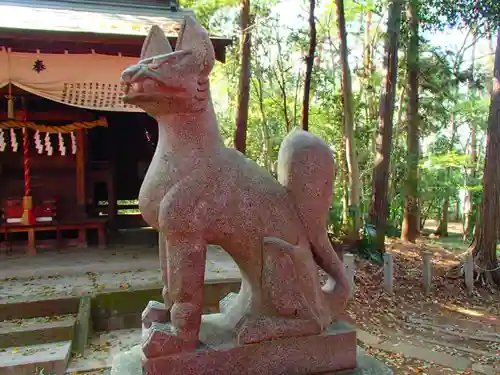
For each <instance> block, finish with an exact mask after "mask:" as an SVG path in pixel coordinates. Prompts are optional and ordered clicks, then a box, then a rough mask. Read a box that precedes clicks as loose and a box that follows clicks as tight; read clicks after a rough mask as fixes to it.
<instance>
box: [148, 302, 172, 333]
mask: <svg viewBox="0 0 500 375" xmlns="http://www.w3.org/2000/svg"><path fill="white" fill-rule="evenodd" d="M169 320H170V311H169V309H168V308H166V307H165V304H163V303H160V302H157V301H149V303H148V305H147V306H146V308H145V309H144V311H143V312H142V324H143V326H144V327H146V328H149V327H151V324H153V322H158V323H167V322H168V321H169Z"/></svg>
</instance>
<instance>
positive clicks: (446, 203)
mask: <svg viewBox="0 0 500 375" xmlns="http://www.w3.org/2000/svg"><path fill="white" fill-rule="evenodd" d="M456 74H458V69H457V71H456ZM458 84H459V83H458V81H457V82H456V85H457V86H456V90H455V97H456V96H457V95H458ZM454 105H455V104H454ZM455 119H456V116H455V108H454V109H453V112H452V114H451V125H450V132H451V139H450V144H449V146H448V151H449V152H451V151H453V147H454V145H455V134H456V124H455ZM450 177H451V168H450V167H447V168H446V179H447V180H449V179H450ZM447 190H448V189H446V191H445V197H444V200H443V205H442V206H441V217H440V219H439V225H438V227H437V229H436V231H435V232H434V234H436V235H438V236H440V237H448V209H449V207H450V194H449V191H447Z"/></svg>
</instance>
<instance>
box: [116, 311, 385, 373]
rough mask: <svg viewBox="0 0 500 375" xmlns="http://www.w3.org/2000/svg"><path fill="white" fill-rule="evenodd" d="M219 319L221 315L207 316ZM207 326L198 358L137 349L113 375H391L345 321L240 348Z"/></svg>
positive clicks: (121, 358)
mask: <svg viewBox="0 0 500 375" xmlns="http://www.w3.org/2000/svg"><path fill="white" fill-rule="evenodd" d="M217 315H221V314H210V315H209V316H210V318H215V317H216V316H217ZM204 317H205V318H206V317H207V316H204ZM204 321H205V324H202V327H201V332H200V340H201V342H202V345H201V346H200V347H199V348H198V350H197V351H195V352H194V353H183V354H179V355H172V356H166V357H158V358H153V359H147V360H146V359H145V356H144V353H143V352H142V349H141V347H140V346H137V347H134V348H133V349H132V350H130V351H128V352H125V353H121V354H119V355H117V356H116V357H115V358H114V360H113V368H112V372H111V375H142V374H143V371H144V374H147V375H174V374H175V375H177V374H179V375H180V374H186V375H188V374H192V375H216V374H217V375H218V374H228V375H232V374H239V375H258V374H259V375H260V374H266V375H312V374H331V375H333V374H340V373H342V374H359V375H361V374H362V375H389V374H392V372H391V371H390V370H389V369H388V368H387V367H385V365H383V364H381V363H380V362H378V361H377V360H375V359H374V358H371V357H368V356H366V355H364V353H363V352H362V351H360V350H357V348H356V331H355V329H353V328H352V327H350V326H348V325H347V324H345V323H343V322H335V323H333V324H332V325H331V326H330V328H329V329H328V330H326V331H325V332H323V333H322V334H320V335H312V336H302V337H291V338H284V339H279V340H272V341H266V342H261V343H255V344H246V345H237V344H236V343H235V342H236V340H235V338H234V333H232V332H229V331H228V332H224V331H220V330H219V327H217V326H215V325H213V324H210V321H217V319H204ZM207 323H208V324H207ZM167 325H168V323H167ZM155 326H156V327H157V323H155ZM157 328H158V327H157ZM167 330H168V329H167Z"/></svg>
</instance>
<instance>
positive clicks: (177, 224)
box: [121, 16, 354, 368]
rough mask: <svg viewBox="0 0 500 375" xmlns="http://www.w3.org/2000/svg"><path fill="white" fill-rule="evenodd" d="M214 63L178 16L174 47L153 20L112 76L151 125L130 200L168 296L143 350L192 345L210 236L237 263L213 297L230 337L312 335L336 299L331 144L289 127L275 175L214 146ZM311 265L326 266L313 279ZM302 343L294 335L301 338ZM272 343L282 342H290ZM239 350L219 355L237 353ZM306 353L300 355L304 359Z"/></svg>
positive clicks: (341, 285)
mask: <svg viewBox="0 0 500 375" xmlns="http://www.w3.org/2000/svg"><path fill="white" fill-rule="evenodd" d="M214 63H215V54H214V50H213V46H212V42H211V41H210V38H209V36H208V33H207V31H206V30H205V29H204V28H203V27H202V26H201V25H200V24H199V23H198V22H197V21H196V20H195V19H194V18H192V17H190V16H188V17H186V18H185V20H184V24H183V25H182V27H181V30H180V33H179V36H178V38H177V45H176V48H175V52H172V48H171V46H170V44H169V42H168V40H167V39H166V37H165V35H164V33H163V31H162V30H161V29H160V28H159V27H156V26H154V27H152V28H151V30H150V33H149V35H148V37H147V38H146V40H145V42H144V45H143V49H142V53H141V60H140V61H139V62H138V64H136V65H134V66H131V67H129V68H127V69H126V70H125V71H124V72H123V73H122V76H121V80H122V84H123V89H124V97H123V100H124V101H125V102H127V103H129V104H134V105H137V106H139V107H141V108H142V109H144V110H145V111H146V112H148V113H149V114H150V115H151V116H153V117H155V118H156V120H157V121H158V125H159V132H158V134H159V138H158V143H157V149H156V152H155V155H154V157H153V160H152V162H151V164H150V167H149V169H148V172H147V174H146V177H145V179H144V182H143V184H142V187H141V190H140V193H139V208H140V210H141V213H142V215H143V217H144V219H145V220H146V221H147V222H148V223H149V224H150V225H151V226H152V227H153V228H155V229H157V230H158V231H159V232H160V235H159V253H160V254H159V258H160V265H161V270H162V280H163V282H164V289H163V299H164V302H165V306H171V309H170V317H171V321H172V327H173V328H174V329H173V332H175V335H172V337H171V338H170V339H169V338H168V337H167V335H168V334H167V333H164V332H161V333H160V332H156V333H153V334H152V335H153V336H151V337H153V338H154V339H155V340H153V341H157V342H158V343H157V344H156V345H153V344H152V342H151V341H150V342H148V344H147V345H146V349H147V350H146V352H145V354H146V356H147V357H150V356H153V355H154V356H156V355H157V354H158V352H157V349H156V348H160V347H161V352H162V353H171V354H174V353H175V352H176V351H179V350H184V349H180V348H181V347H182V348H188V347H191V348H192V350H194V349H195V348H196V347H197V343H198V340H199V338H200V325H201V322H202V313H203V282H204V274H205V261H206V253H207V246H208V245H210V244H212V245H218V246H222V247H223V248H224V250H225V251H226V252H227V253H229V255H230V256H231V257H232V258H233V259H234V261H235V263H236V264H237V265H238V267H239V269H240V270H241V274H242V284H241V289H240V291H239V293H238V295H237V296H235V297H231V301H229V300H228V301H227V303H223V305H224V311H225V315H224V316H225V319H219V320H218V321H217V325H218V326H219V327H220V328H221V329H222V330H223V331H224V332H231V333H232V334H234V331H235V329H236V327H237V325H241V326H239V327H240V328H241V327H242V329H241V330H240V331H239V332H238V333H237V334H238V337H239V342H240V343H245V342H261V343H262V345H267V343H265V342H264V341H265V340H275V341H273V344H275V345H274V346H271V347H270V348H271V349H270V350H276V353H274V355H275V356H278V352H281V355H285V354H286V353H283V352H282V350H283V349H282V347H280V346H279V345H278V344H276V343H277V341H276V339H278V338H279V339H283V340H285V341H286V340H287V339H286V338H288V339H290V340H292V341H293V340H298V339H297V337H298V336H304V338H303V340H306V341H307V340H313V339H312V338H311V337H314V338H315V339H316V340H320V339H318V337H319V336H317V335H311V334H312V333H319V332H321V331H322V330H324V329H326V328H327V327H329V326H330V323H331V322H332V321H333V320H334V319H335V318H336V317H337V316H339V314H341V313H342V312H343V309H344V307H345V303H346V301H347V298H348V293H349V285H348V281H347V279H346V276H345V274H344V267H343V265H342V262H341V261H340V260H339V257H338V255H337V253H336V252H335V250H334V249H333V248H332V246H331V244H330V241H329V239H328V235H327V232H326V223H327V219H328V211H329V207H330V204H331V200H332V191H333V180H334V160H333V153H332V150H331V149H330V147H329V146H328V145H327V144H326V143H325V142H324V141H323V140H322V139H321V138H319V137H317V136H315V135H313V134H311V133H309V132H305V131H302V130H300V129H296V130H295V131H293V132H291V133H290V134H289V135H287V136H286V137H285V139H284V141H283V143H282V145H281V147H280V151H279V155H278V178H277V179H275V178H274V177H273V176H271V175H270V174H269V173H268V172H267V171H265V170H264V169H262V168H261V167H259V166H258V165H257V164H256V163H254V162H253V161H251V160H249V159H247V158H245V156H244V155H243V154H241V153H239V152H238V151H236V150H234V149H232V148H228V147H226V146H225V145H224V142H223V140H222V137H221V135H220V132H219V129H218V125H217V119H216V116H215V112H214V109H213V104H212V101H211V97H210V82H209V75H210V72H211V70H212V68H213V66H214ZM318 266H320V268H322V269H323V270H324V271H325V272H326V274H327V275H328V276H329V280H328V282H327V283H326V285H324V286H323V285H322V284H321V280H320V278H319V274H318V272H317V267H318ZM157 313H158V314H159V315H158V316H157V317H154V316H153V315H154V314H153V313H152V312H151V313H150V314H149V315H148V316H147V317H146V319H145V323H146V324H145V325H146V327H147V325H149V324H150V323H152V321H154V320H155V319H156V320H157V321H158V322H162V321H165V315H164V313H163V312H161V310H158V311H157ZM308 335H309V336H308ZM151 337H150V339H151ZM179 340H181V341H182V343H183V344H182V345H178V344H179ZM300 340H302V339H300ZM323 340H325V339H323ZM278 341H279V340H278ZM306 341H304V344H301V343H297V345H298V346H299V347H301V348H302V347H303V346H304V345H305V343H306ZM293 342H295V341H293ZM160 343H161V344H160ZM314 343H316V341H314V340H313V344H314ZM315 345H317V344H315ZM352 345H353V346H351V348H350V349H351V350H354V344H352ZM243 347H244V348H246V346H243ZM243 347H242V348H243ZM284 347H286V348H289V349H290V350H291V351H293V350H294V346H293V345H288V346H287V345H285V346H284ZM153 348H155V349H153ZM258 348H261V346H258ZM272 348H274V349H272ZM240 350H243V349H240V348H239V347H238V348H234V351H232V352H231V353H234V355H235V356H238V355H239V354H238V353H239V351H240ZM245 350H249V349H245ZM258 350H260V349H258ZM258 350H257V352H258ZM304 350H306V351H307V350H310V349H305V348H304ZM318 350H320V349H318ZM324 350H327V349H324ZM346 350H347V349H346ZM262 354H263V353H262ZM231 355H233V354H231ZM202 357H203V356H202ZM222 357H224V356H221V358H222ZM304 358H305V357H303V358H302V359H304ZM236 360H237V359H236V358H235V359H234V360H232V362H231V361H229V362H227V361H226V360H224V361H226V362H227V363H235V362H234V361H236ZM278 362H279V361H277V363H278ZM313 362H314V361H313V360H311V363H310V364H308V363H303V364H302V365H303V366H305V367H304V368H308V367H307V366H313V365H314V363H313ZM164 363H166V362H164ZM200 364H201V362H200ZM198 365H199V364H197V363H193V364H192V365H190V366H198Z"/></svg>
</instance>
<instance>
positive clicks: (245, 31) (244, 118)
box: [234, 0, 252, 153]
mask: <svg viewBox="0 0 500 375" xmlns="http://www.w3.org/2000/svg"><path fill="white" fill-rule="evenodd" d="M240 28H241V38H240V64H241V68H240V69H241V71H240V80H239V89H238V107H237V108H238V109H237V112H236V131H235V134H234V147H235V148H236V149H237V150H238V151H240V152H242V153H245V152H246V148H247V124H248V105H249V102H250V74H251V71H250V69H251V66H250V59H251V51H252V45H251V31H250V0H241V11H240Z"/></svg>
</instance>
